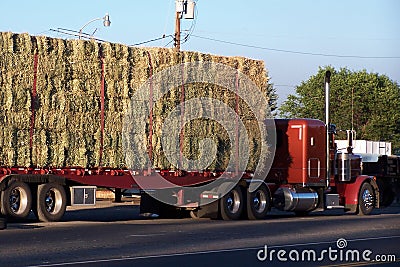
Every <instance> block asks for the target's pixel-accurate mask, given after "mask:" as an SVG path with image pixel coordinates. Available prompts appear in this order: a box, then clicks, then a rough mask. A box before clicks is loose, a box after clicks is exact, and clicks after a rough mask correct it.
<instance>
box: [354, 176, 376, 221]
mask: <svg viewBox="0 0 400 267" xmlns="http://www.w3.org/2000/svg"><path fill="white" fill-rule="evenodd" d="M374 206H375V193H374V189H373V188H372V186H371V185H370V184H369V183H363V185H362V186H361V189H360V193H359V195H358V214H359V215H368V214H370V213H371V212H372V210H373V209H374Z"/></svg>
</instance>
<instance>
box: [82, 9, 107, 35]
mask: <svg viewBox="0 0 400 267" xmlns="http://www.w3.org/2000/svg"><path fill="white" fill-rule="evenodd" d="M98 20H103V25H104V27H110V25H111V21H110V16H109V15H108V13H106V15H105V16H104V17H102V18H95V19H92V20H91V21H89V22H88V23H86V24H85V25H83V27H82V28H81V29H80V30H79V39H81V35H82V31H83V29H84V28H85V27H86V26H87V25H89V24H90V23H92V22H94V21H98Z"/></svg>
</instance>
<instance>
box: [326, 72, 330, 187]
mask: <svg viewBox="0 0 400 267" xmlns="http://www.w3.org/2000/svg"><path fill="white" fill-rule="evenodd" d="M330 82H331V72H330V71H329V70H328V71H327V72H326V73H325V126H326V186H327V187H329V180H330V173H331V170H330V166H329V165H330V155H329V154H330V149H329V132H330V126H329V120H330V119H329V101H330V99H329V91H330V88H329V85H330Z"/></svg>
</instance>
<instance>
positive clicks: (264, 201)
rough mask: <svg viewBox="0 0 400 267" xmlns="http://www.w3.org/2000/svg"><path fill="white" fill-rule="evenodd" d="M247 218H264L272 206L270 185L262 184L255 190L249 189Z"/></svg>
mask: <svg viewBox="0 0 400 267" xmlns="http://www.w3.org/2000/svg"><path fill="white" fill-rule="evenodd" d="M246 202H247V218H248V219H249V220H260V219H264V218H265V216H266V215H267V213H268V211H269V209H270V207H271V197H270V193H269V190H268V187H267V186H266V185H265V184H261V185H260V186H259V187H258V188H257V189H256V190H255V191H254V192H251V193H250V192H249V191H248V190H247V201H246Z"/></svg>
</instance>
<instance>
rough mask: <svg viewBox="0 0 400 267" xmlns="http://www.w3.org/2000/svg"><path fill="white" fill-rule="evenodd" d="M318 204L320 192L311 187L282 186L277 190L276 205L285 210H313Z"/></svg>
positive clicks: (275, 195)
mask: <svg viewBox="0 0 400 267" xmlns="http://www.w3.org/2000/svg"><path fill="white" fill-rule="evenodd" d="M317 205H318V193H317V192H315V191H314V190H313V189H311V188H301V189H295V188H289V187H281V188H278V189H277V190H276V191H275V194H274V206H275V207H276V208H278V209H280V210H284V211H311V210H313V209H315V208H316V207H317Z"/></svg>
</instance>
